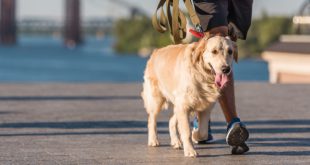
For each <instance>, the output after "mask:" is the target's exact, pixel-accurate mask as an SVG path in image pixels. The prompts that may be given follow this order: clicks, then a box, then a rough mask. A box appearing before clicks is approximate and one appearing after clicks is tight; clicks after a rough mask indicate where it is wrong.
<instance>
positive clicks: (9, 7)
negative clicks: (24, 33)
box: [0, 0, 16, 45]
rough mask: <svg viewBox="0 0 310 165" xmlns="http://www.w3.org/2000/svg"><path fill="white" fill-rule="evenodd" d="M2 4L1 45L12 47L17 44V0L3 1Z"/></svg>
mask: <svg viewBox="0 0 310 165" xmlns="http://www.w3.org/2000/svg"><path fill="white" fill-rule="evenodd" d="M0 3H1V4H0V6H1V8H0V43H1V44H4V45H12V44H15V43H16V20H15V8H16V6H15V0H1V1H0Z"/></svg>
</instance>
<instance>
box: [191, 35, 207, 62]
mask: <svg viewBox="0 0 310 165" xmlns="http://www.w3.org/2000/svg"><path fill="white" fill-rule="evenodd" d="M205 49H206V40H204V38H202V39H201V40H200V41H199V42H198V43H196V46H195V48H194V51H193V57H192V63H193V64H195V63H196V62H197V61H198V60H199V59H200V58H201V56H202V54H203V52H204V51H205Z"/></svg>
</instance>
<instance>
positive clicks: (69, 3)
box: [0, 0, 145, 47]
mask: <svg viewBox="0 0 310 165" xmlns="http://www.w3.org/2000/svg"><path fill="white" fill-rule="evenodd" d="M64 1H65V19H64V20H65V21H64V27H63V28H62V26H63V24H62V23H60V22H57V21H54V20H50V21H47V20H31V19H28V20H22V21H19V22H16V0H0V6H1V7H0V10H1V11H0V44H2V45H14V44H16V38H17V37H18V36H17V34H18V33H17V29H18V27H19V28H21V29H19V30H20V31H23V30H29V28H30V27H34V28H33V29H32V30H36V29H37V30H39V31H40V30H42V29H43V30H45V31H52V32H53V31H56V32H57V33H59V32H60V33H62V31H63V37H64V44H65V45H66V46H67V47H75V46H76V45H78V44H80V43H82V35H83V34H82V28H87V30H90V31H94V27H99V28H102V29H107V28H110V27H111V24H112V22H111V20H103V19H102V20H99V19H93V20H88V21H85V22H83V23H82V22H81V18H80V4H81V3H80V0H64ZM109 2H110V3H115V4H117V5H119V6H120V7H122V8H126V9H127V10H129V12H130V14H131V16H132V17H134V16H136V15H145V12H144V11H143V10H141V9H140V8H138V7H136V6H134V5H132V4H131V3H128V2H126V1H123V0H110V1H109Z"/></svg>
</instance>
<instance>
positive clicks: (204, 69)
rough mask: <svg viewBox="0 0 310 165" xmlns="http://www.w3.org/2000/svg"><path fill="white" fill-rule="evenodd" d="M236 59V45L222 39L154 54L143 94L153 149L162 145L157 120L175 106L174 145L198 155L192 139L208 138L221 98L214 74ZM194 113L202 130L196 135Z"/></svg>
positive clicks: (150, 142)
mask: <svg viewBox="0 0 310 165" xmlns="http://www.w3.org/2000/svg"><path fill="white" fill-rule="evenodd" d="M228 49H231V50H233V54H234V55H232V54H227V50H228ZM215 53H216V54H215ZM233 56H234V58H235V60H237V51H236V47H235V44H234V43H233V42H232V41H231V40H230V39H229V38H228V37H222V36H214V37H211V38H208V37H205V38H203V39H201V40H200V41H199V42H197V43H192V44H180V45H171V46H167V47H164V48H161V49H158V50H155V51H154V52H153V54H152V55H151V57H150V59H149V61H148V63H147V66H146V69H145V73H144V84H143V92H142V97H143V100H144V107H145V109H146V111H147V113H148V145H149V146H158V145H159V142H158V140H157V130H156V118H157V115H158V113H159V112H160V111H161V109H163V108H165V107H166V108H167V105H168V104H172V105H173V108H174V115H173V116H172V117H171V118H170V121H169V132H170V137H171V145H172V146H173V147H174V148H181V146H182V144H183V148H184V155H185V156H188V157H195V156H197V153H196V151H195V150H194V148H193V145H192V141H191V139H193V140H195V141H199V140H205V139H206V138H207V137H208V121H209V117H210V112H211V109H212V107H213V105H214V104H215V102H216V100H217V99H218V97H219V96H220V89H219V88H218V87H217V86H216V84H215V83H214V81H215V76H214V74H215V73H220V72H221V67H223V66H224V65H227V66H231V65H232V61H233ZM191 111H196V112H197V117H198V120H199V129H198V130H194V131H193V133H192V135H191V131H190V124H189V114H190V112H191ZM178 131H179V133H180V137H181V140H182V143H181V141H180V140H179V137H178Z"/></svg>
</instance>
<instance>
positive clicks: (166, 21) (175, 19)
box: [152, 0, 204, 44]
mask: <svg viewBox="0 0 310 165" xmlns="http://www.w3.org/2000/svg"><path fill="white" fill-rule="evenodd" d="M183 1H184V4H185V7H186V9H187V11H188V13H189V18H190V20H191V21H192V23H193V24H194V26H195V30H193V29H190V32H191V33H192V34H193V35H194V36H195V37H197V38H202V37H203V36H204V34H203V30H202V27H201V24H200V21H199V18H198V16H197V14H196V12H195V10H194V7H193V3H192V1H191V0H183ZM164 7H166V8H165V9H166V10H164ZM171 10H172V11H171ZM165 11H166V13H165ZM186 22H187V21H186V17H185V15H184V13H183V12H182V11H181V10H180V8H179V0H159V3H158V5H157V8H156V11H155V13H154V15H153V17H152V24H153V27H154V28H155V29H156V30H157V31H158V32H160V33H164V32H166V31H168V30H169V31H170V34H171V35H172V36H173V40H174V42H175V43H176V44H178V43H181V42H182V40H183V39H184V38H185V37H186Z"/></svg>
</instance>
